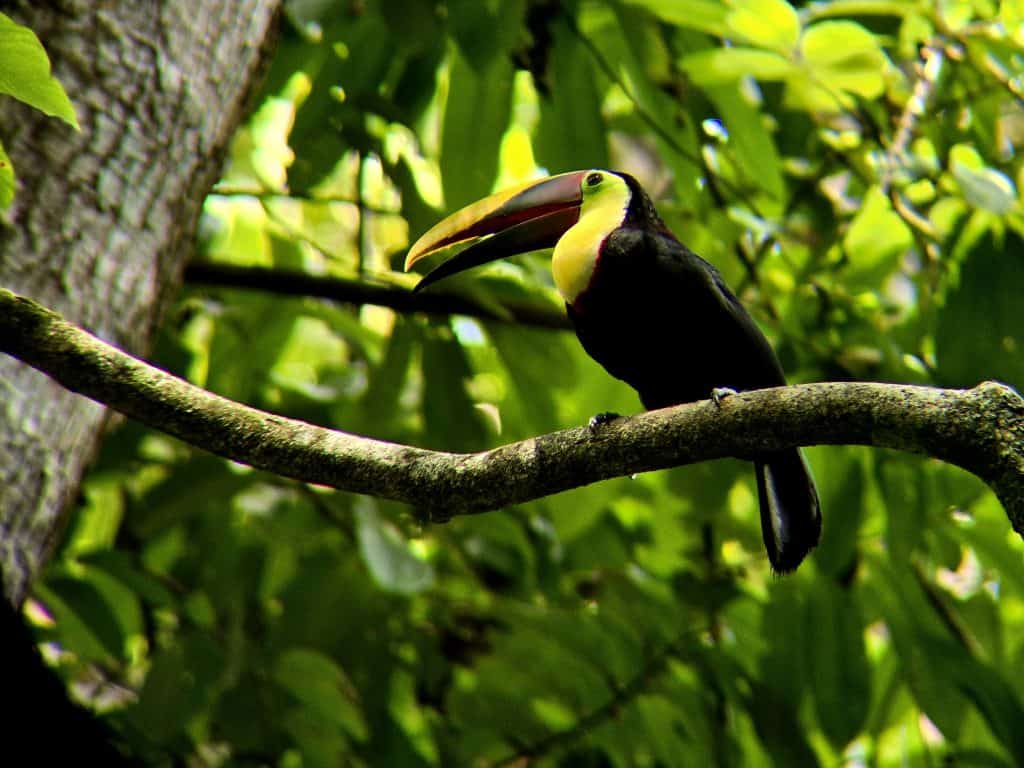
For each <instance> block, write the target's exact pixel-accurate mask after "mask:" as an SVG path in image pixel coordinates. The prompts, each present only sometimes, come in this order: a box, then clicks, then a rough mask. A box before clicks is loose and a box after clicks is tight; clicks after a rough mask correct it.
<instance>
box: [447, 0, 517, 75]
mask: <svg viewBox="0 0 1024 768" xmlns="http://www.w3.org/2000/svg"><path fill="white" fill-rule="evenodd" d="M525 9H526V3H525V2H524V1H523V0H499V1H498V2H495V1H494V0H448V3H447V10H448V18H449V20H450V22H451V25H452V35H453V36H454V38H455V41H456V42H457V43H458V44H459V50H460V51H461V52H462V55H463V56H465V57H466V60H467V61H468V62H469V63H470V65H471V66H472V67H473V69H475V70H480V71H485V70H487V69H489V68H490V67H491V65H492V64H493V63H494V60H495V59H499V58H507V56H508V53H509V51H511V50H512V49H513V48H514V47H515V46H516V45H517V44H518V43H519V30H520V29H521V19H522V18H523V13H524V11H525Z"/></svg>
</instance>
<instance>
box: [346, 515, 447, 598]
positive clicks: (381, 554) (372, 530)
mask: <svg viewBox="0 0 1024 768" xmlns="http://www.w3.org/2000/svg"><path fill="white" fill-rule="evenodd" d="M355 513H356V535H357V536H358V538H359V551H360V553H361V554H362V556H363V561H364V562H365V563H366V566H367V568H369V569H370V575H371V576H373V580H374V581H375V582H377V584H378V585H379V586H380V587H381V589H386V590H388V591H389V592H398V593H400V594H406V595H412V594H416V593H417V592H422V591H423V590H425V589H429V588H430V587H432V586H433V585H434V570H433V568H432V567H431V565H430V563H428V562H426V561H425V560H423V559H421V558H419V557H416V555H414V554H413V553H412V552H411V551H410V549H409V544H408V542H406V540H405V539H404V537H403V536H402V535H401V533H399V531H398V530H397V529H396V528H395V527H394V526H393V525H390V524H389V523H387V522H386V521H385V520H384V519H383V518H381V516H380V513H379V512H378V510H377V502H376V500H374V499H371V498H369V497H365V496H364V497H360V498H359V499H357V500H356V504H355Z"/></svg>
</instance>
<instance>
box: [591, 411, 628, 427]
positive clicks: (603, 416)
mask: <svg viewBox="0 0 1024 768" xmlns="http://www.w3.org/2000/svg"><path fill="white" fill-rule="evenodd" d="M621 418H622V416H621V414H618V413H615V412H614V411H601V413H598V414H595V415H593V416H591V417H590V421H588V422H587V429H589V430H590V431H591V432H597V431H598V430H599V429H601V427H603V426H604V425H605V424H608V423H609V422H612V421H615V420H616V419H621Z"/></svg>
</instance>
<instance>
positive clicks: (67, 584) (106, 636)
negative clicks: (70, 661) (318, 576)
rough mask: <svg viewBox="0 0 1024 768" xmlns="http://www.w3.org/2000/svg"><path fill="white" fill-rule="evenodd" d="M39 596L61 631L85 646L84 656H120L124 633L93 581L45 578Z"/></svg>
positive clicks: (106, 598)
mask: <svg viewBox="0 0 1024 768" xmlns="http://www.w3.org/2000/svg"><path fill="white" fill-rule="evenodd" d="M40 596H41V597H42V599H43V602H44V603H47V604H48V605H49V606H50V609H51V610H52V611H53V613H54V615H55V616H56V617H57V623H58V624H59V625H60V626H61V628H62V632H67V633H68V636H69V637H70V638H74V640H75V644H76V645H79V647H80V648H82V649H83V650H84V649H88V653H87V654H86V658H90V657H91V658H103V657H104V656H105V655H106V656H109V657H113V658H114V659H120V658H121V657H122V655H123V654H124V650H125V635H124V632H123V629H122V626H121V622H120V621H119V618H118V610H117V608H116V607H115V606H114V605H112V604H111V602H110V597H109V595H108V594H106V593H105V592H104V591H103V590H101V589H100V588H98V587H97V586H96V585H95V584H91V583H90V582H88V581H84V580H82V579H76V578H70V577H67V576H61V577H58V578H53V579H49V580H47V582H46V586H45V588H42V589H41V590H40ZM101 649H102V651H101Z"/></svg>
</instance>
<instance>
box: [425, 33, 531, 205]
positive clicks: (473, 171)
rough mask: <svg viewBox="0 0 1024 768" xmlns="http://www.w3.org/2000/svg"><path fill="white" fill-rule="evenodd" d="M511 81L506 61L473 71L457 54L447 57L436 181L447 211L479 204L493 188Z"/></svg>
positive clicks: (498, 60) (509, 109) (501, 59)
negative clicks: (441, 182) (445, 98)
mask: <svg viewBox="0 0 1024 768" xmlns="http://www.w3.org/2000/svg"><path fill="white" fill-rule="evenodd" d="M512 76H513V70H512V62H511V60H510V59H509V58H508V57H507V56H500V57H498V58H496V59H494V60H493V61H492V62H491V63H490V64H489V65H488V66H487V68H486V69H475V68H474V67H473V66H472V64H470V62H469V61H468V60H467V59H466V58H465V57H464V56H462V55H461V54H459V53H458V52H455V53H453V54H452V64H451V75H450V81H449V86H448V102H447V105H446V106H445V111H444V128H443V131H442V135H441V177H442V179H443V180H444V198H445V205H447V207H448V209H449V210H455V209H457V208H461V207H462V206H464V205H467V204H469V203H471V202H473V201H474V200H479V199H480V198H481V197H483V196H484V195H486V194H487V193H488V192H490V191H491V187H492V186H493V185H494V179H495V176H496V175H497V173H498V157H499V150H500V147H501V137H502V135H504V133H505V129H506V128H508V124H509V118H510V117H511V114H512Z"/></svg>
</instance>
